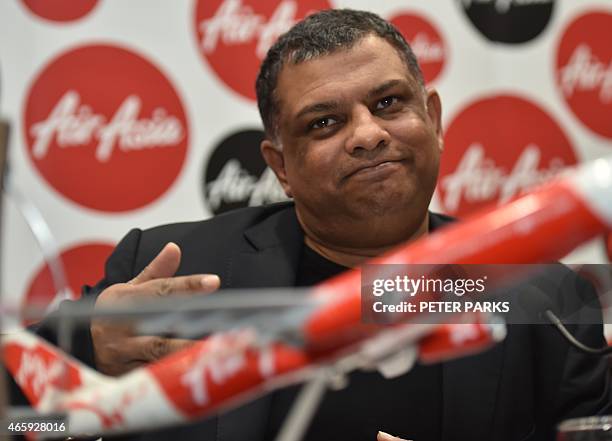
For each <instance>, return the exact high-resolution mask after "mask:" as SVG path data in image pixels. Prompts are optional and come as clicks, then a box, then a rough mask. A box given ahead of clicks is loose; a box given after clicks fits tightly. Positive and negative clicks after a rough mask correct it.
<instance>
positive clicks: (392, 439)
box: [376, 432, 408, 441]
mask: <svg viewBox="0 0 612 441" xmlns="http://www.w3.org/2000/svg"><path fill="white" fill-rule="evenodd" d="M376 441H408V440H405V439H403V438H398V437H397V436H393V435H389V434H388V433H387V432H378V434H377V435H376Z"/></svg>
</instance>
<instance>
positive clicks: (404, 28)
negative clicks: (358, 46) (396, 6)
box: [389, 14, 448, 83]
mask: <svg viewBox="0 0 612 441" xmlns="http://www.w3.org/2000/svg"><path fill="white" fill-rule="evenodd" d="M389 21H390V22H391V23H392V24H393V25H394V26H395V27H396V28H397V29H398V30H399V31H400V32H401V33H402V35H403V36H404V38H405V39H406V41H407V42H408V43H409V44H410V46H411V47H412V50H413V52H414V54H415V55H416V57H417V60H418V61H419V65H420V66H421V70H422V71H423V77H424V78H425V82H427V83H430V82H432V81H435V80H436V79H437V78H438V76H439V75H440V73H441V72H442V69H443V68H444V65H445V62H446V59H447V58H448V49H447V46H446V44H445V42H444V40H443V38H442V34H441V33H440V32H439V31H438V30H437V29H436V27H435V26H434V24H433V23H432V22H431V21H429V20H427V19H426V18H424V17H421V16H419V15H415V14H398V15H395V16H393V17H392V18H391V19H390V20H389Z"/></svg>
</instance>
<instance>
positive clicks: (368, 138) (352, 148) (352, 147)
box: [345, 106, 391, 154]
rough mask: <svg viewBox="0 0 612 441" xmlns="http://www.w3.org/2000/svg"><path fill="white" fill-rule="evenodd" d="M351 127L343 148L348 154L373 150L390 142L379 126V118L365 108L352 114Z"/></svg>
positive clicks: (384, 130) (385, 131) (389, 138)
mask: <svg viewBox="0 0 612 441" xmlns="http://www.w3.org/2000/svg"><path fill="white" fill-rule="evenodd" d="M351 126H352V131H351V133H350V135H349V138H348V139H347V140H346V146H345V147H346V151H347V152H348V153H350V154H355V153H357V152H358V151H359V150H374V149H376V148H377V147H379V146H384V145H388V144H389V142H390V141H391V136H390V135H389V132H387V130H386V129H385V128H384V127H383V126H382V125H381V121H380V120H379V118H377V117H376V115H373V114H372V112H371V111H370V109H368V108H367V107H365V106H364V107H361V108H358V109H356V110H355V111H354V112H353V115H352V124H351Z"/></svg>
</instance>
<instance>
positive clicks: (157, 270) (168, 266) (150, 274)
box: [129, 242, 181, 285]
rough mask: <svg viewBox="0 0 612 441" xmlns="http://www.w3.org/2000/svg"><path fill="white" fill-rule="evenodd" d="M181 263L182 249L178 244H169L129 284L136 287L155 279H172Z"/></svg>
mask: <svg viewBox="0 0 612 441" xmlns="http://www.w3.org/2000/svg"><path fill="white" fill-rule="evenodd" d="M180 263H181V249H180V248H179V246H178V245H177V244H175V243H173V242H168V243H167V244H166V246H165V247H164V248H162V250H161V251H160V252H159V254H158V255H157V256H155V258H154V259H153V260H152V261H151V262H150V263H149V264H148V265H147V266H146V267H145V269H143V270H142V271H141V272H140V274H138V275H137V276H136V277H134V278H133V279H132V280H130V282H129V283H130V284H133V285H136V284H139V283H143V282H147V281H149V280H153V279H159V278H163V277H172V276H173V275H174V273H175V272H176V270H177V269H178V267H179V264H180Z"/></svg>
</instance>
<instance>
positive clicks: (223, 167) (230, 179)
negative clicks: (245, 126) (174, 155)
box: [202, 130, 287, 214]
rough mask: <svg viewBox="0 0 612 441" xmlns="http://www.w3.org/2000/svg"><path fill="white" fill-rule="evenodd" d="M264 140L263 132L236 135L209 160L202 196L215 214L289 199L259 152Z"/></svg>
mask: <svg viewBox="0 0 612 441" xmlns="http://www.w3.org/2000/svg"><path fill="white" fill-rule="evenodd" d="M263 139H264V132H263V131H262V130H241V131H238V132H234V133H232V134H230V135H229V136H227V137H225V138H224V139H223V140H222V141H221V142H220V143H219V144H218V145H217V146H216V147H215V148H214V150H213V152H212V154H211V155H210V157H209V159H208V161H205V164H204V170H203V172H204V173H203V174H204V176H203V179H202V195H203V198H204V204H205V205H206V206H207V207H208V209H209V210H210V211H211V212H212V213H214V214H219V213H223V212H225V211H229V210H233V209H236V208H243V207H252V206H256V205H262V204H267V203H272V202H279V201H284V200H287V196H286V195H285V192H284V191H283V189H282V187H281V186H280V184H279V182H278V180H277V179H276V176H275V175H274V173H273V172H272V170H271V169H270V168H269V167H268V166H267V165H266V163H265V162H264V160H263V158H262V156H261V153H260V152H259V145H260V144H261V141H263Z"/></svg>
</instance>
